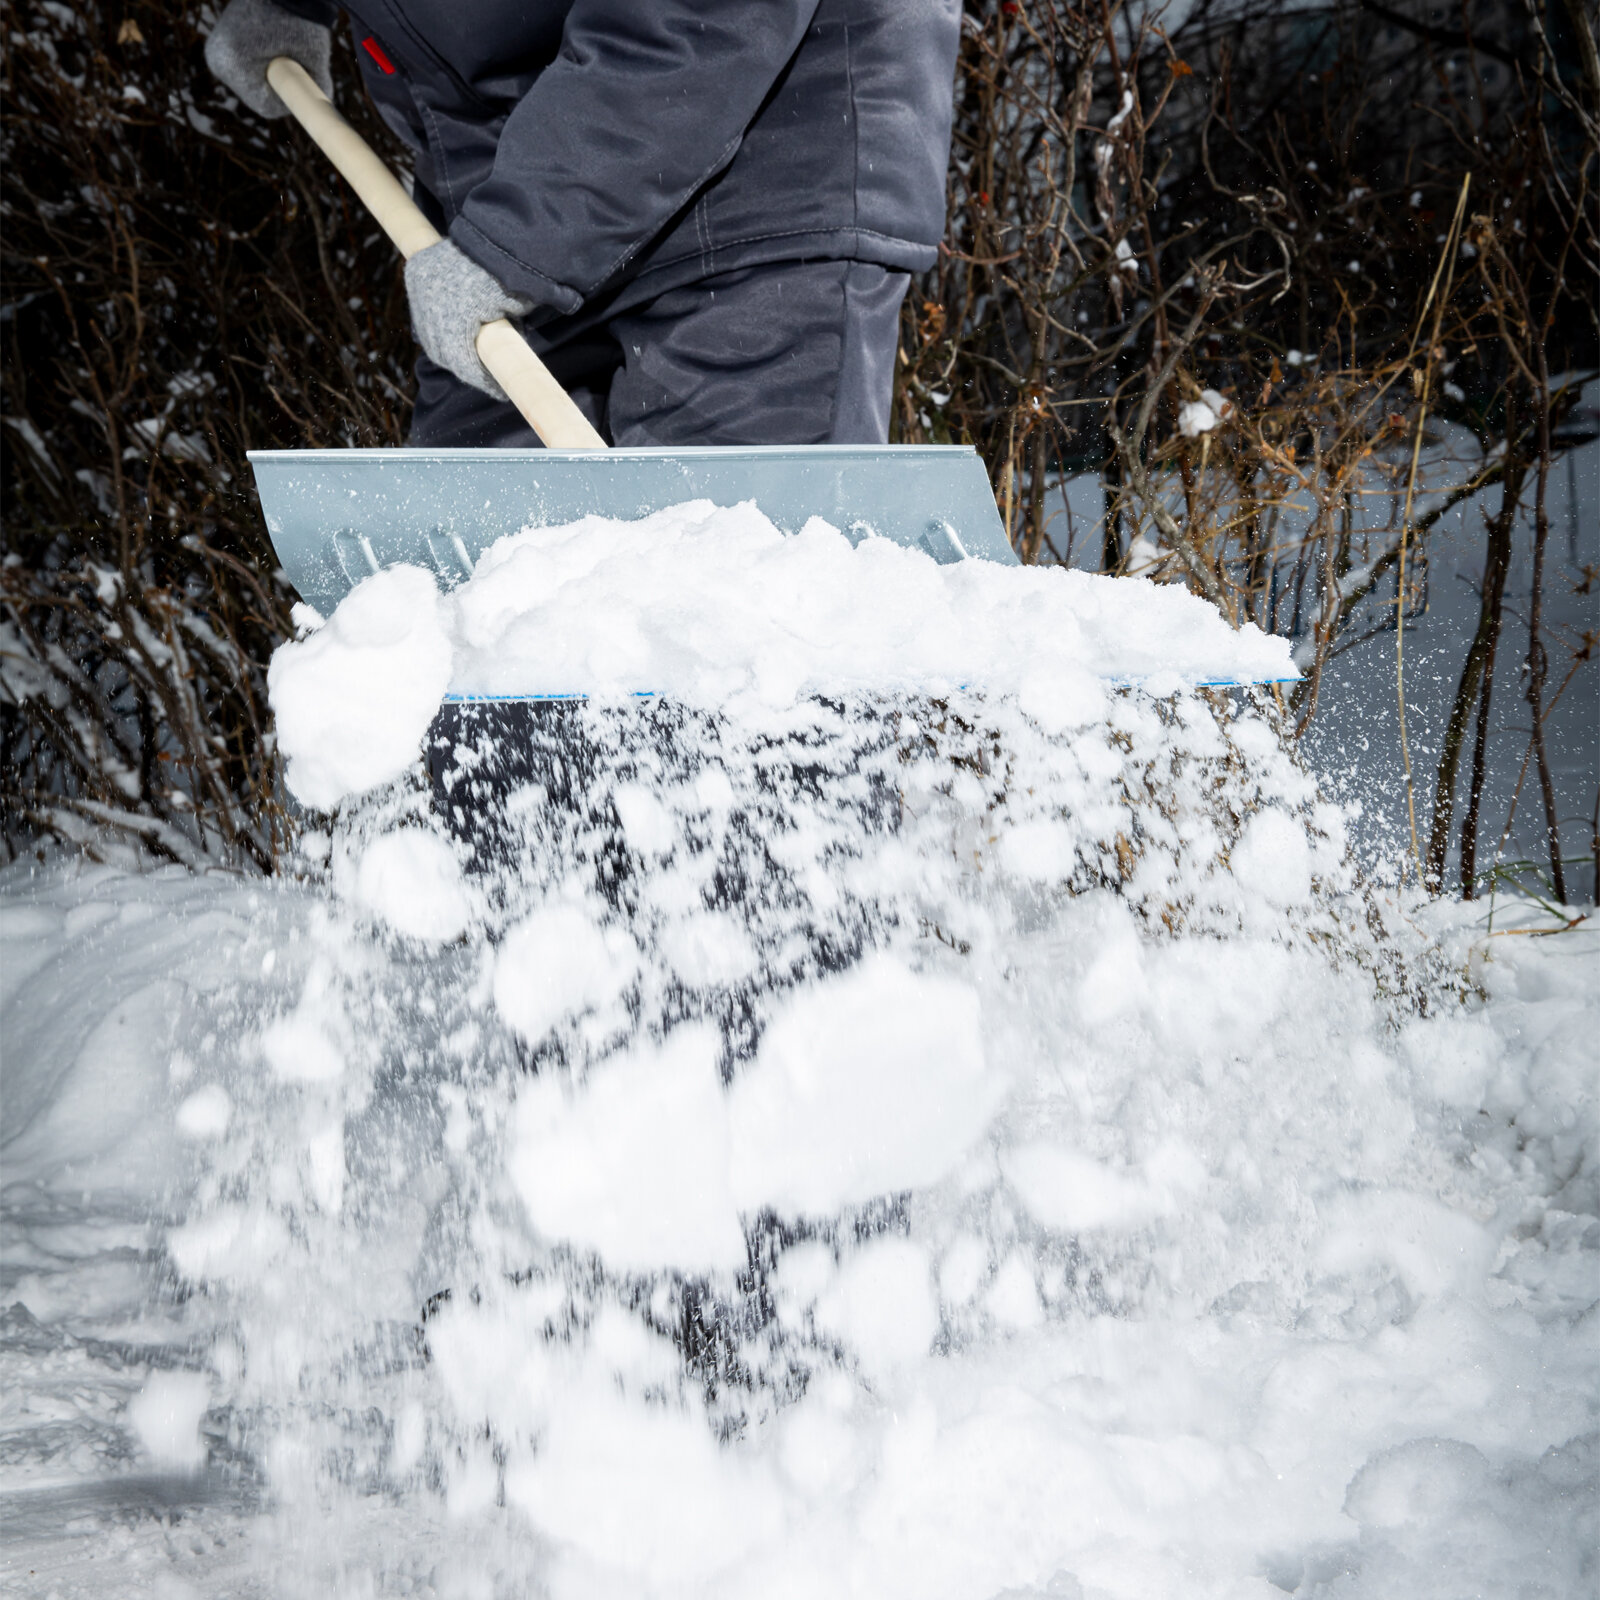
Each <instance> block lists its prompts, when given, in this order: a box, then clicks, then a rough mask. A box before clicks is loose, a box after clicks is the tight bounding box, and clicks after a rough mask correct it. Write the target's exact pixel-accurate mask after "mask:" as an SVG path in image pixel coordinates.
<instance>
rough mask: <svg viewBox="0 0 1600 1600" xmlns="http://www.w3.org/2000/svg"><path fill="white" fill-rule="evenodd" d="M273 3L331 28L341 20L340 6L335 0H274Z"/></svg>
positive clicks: (306, 19)
mask: <svg viewBox="0 0 1600 1600" xmlns="http://www.w3.org/2000/svg"><path fill="white" fill-rule="evenodd" d="M273 3H274V4H275V5H277V6H278V7H280V8H281V9H282V10H284V11H290V12H293V13H294V15H295V16H297V17H302V18H304V19H305V21H307V22H320V23H321V24H322V26H323V27H324V28H331V27H332V26H333V25H334V23H336V22H337V21H338V20H339V7H338V6H337V5H335V4H334V3H333V0H273Z"/></svg>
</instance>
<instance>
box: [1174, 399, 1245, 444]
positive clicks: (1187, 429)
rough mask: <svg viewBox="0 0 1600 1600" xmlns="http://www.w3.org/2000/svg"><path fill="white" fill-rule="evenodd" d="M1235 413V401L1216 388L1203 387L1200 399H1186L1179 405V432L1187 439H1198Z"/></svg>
mask: <svg viewBox="0 0 1600 1600" xmlns="http://www.w3.org/2000/svg"><path fill="white" fill-rule="evenodd" d="M1232 415H1233V402H1232V401H1231V400H1229V399H1226V398H1225V397H1224V396H1223V395H1220V394H1218V393H1217V391H1216V390H1215V389H1202V390H1201V391H1200V398H1199V399H1198V400H1186V401H1184V403H1183V404H1182V405H1181V406H1179V407H1178V432H1179V433H1181V434H1182V435H1183V436H1184V438H1185V439H1198V438H1199V437H1200V435H1201V434H1202V433H1210V432H1211V430H1212V429H1213V428H1216V427H1219V426H1220V425H1221V424H1222V423H1224V422H1226V421H1227V420H1228V418H1229V417H1231V416H1232Z"/></svg>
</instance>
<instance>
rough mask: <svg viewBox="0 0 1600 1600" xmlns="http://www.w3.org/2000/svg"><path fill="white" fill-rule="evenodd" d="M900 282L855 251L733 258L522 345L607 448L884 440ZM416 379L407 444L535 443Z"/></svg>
mask: <svg viewBox="0 0 1600 1600" xmlns="http://www.w3.org/2000/svg"><path fill="white" fill-rule="evenodd" d="M909 282H910V277H909V274H907V273H904V272H895V271H892V270H891V269H889V268H886V267H881V266H876V265H873V264H871V263H868V262H862V261H806V262H794V261H787V262H776V263H773V264H771V265H764V266H754V267H743V268H740V269H739V270H737V271H734V272H726V273H722V274H720V275H718V276H716V277H710V278H703V279H701V280H700V281H698V282H696V283H690V284H686V285H684V286H683V287H681V288H676V289H668V290H666V291H664V292H663V293H661V294H659V295H657V296H656V297H655V298H653V299H639V298H637V297H635V296H630V294H629V291H628V289H626V288H625V289H624V290H622V291H621V292H620V293H619V294H617V295H616V296H615V297H613V299H612V300H611V301H610V302H609V303H608V304H607V305H604V306H601V307H596V308H589V307H586V308H585V309H584V310H583V311H581V312H578V313H576V314H575V315H573V316H571V317H559V318H556V319H554V320H552V321H549V322H545V323H543V324H541V325H540V326H539V327H538V328H537V329H535V330H533V331H532V332H531V333H530V336H529V342H530V343H531V344H532V345H533V347H534V348H535V349H536V350H537V351H538V352H539V354H540V355H541V356H543V358H544V360H545V361H546V363H547V364H548V365H549V367H550V369H551V371H552V372H554V374H555V375H556V377H557V378H559V379H560V381H561V382H562V384H563V385H564V386H565V387H566V389H567V392H568V393H569V394H571V396H572V397H573V399H574V400H576V401H577V403H578V405H579V406H580V407H581V408H582V409H583V411H584V412H585V413H586V414H587V415H588V417H589V420H590V421H591V422H593V423H594V425H595V426H596V427H597V428H598V429H599V430H600V432H601V434H602V435H604V436H605V437H606V438H607V439H609V440H610V441H611V442H612V443H613V444H617V445H640V446H656V447H670V446H673V445H705V444H883V443H885V442H886V441H887V439H888V437H889V400H890V393H891V390H892V387H893V382H894V360H895V351H896V349H897V346H898V335H899V319H900V302H901V301H902V300H903V299H904V298H905V292H906V286H907V284H908V283H909ZM630 287H632V286H630ZM417 378H418V391H417V406H416V412H415V414H414V416H413V418H412V423H411V438H410V441H409V442H410V443H411V444H413V445H416V446H421V447H447V446H477V447H490V448H507V447H512V446H528V445H536V444H537V443H538V442H539V441H538V439H537V438H536V437H535V436H534V434H533V431H532V430H531V429H530V428H529V427H528V425H527V424H526V423H525V422H524V421H523V420H522V418H521V417H520V416H518V415H517V413H516V412H515V411H514V410H513V409H512V408H511V407H510V406H509V405H506V404H504V403H502V402H500V401H496V400H491V399H490V398H489V397H488V396H487V395H484V394H480V393H479V392H478V391H477V390H476V389H472V388H469V387H468V386H467V385H466V384H463V383H460V382H458V381H457V380H456V379H455V378H453V377H452V376H451V375H450V374H449V373H448V372H445V371H444V370H443V369H442V368H439V367H437V366H435V365H434V364H433V363H432V362H431V361H429V360H428V358H427V357H426V356H422V357H419V358H418V361H417Z"/></svg>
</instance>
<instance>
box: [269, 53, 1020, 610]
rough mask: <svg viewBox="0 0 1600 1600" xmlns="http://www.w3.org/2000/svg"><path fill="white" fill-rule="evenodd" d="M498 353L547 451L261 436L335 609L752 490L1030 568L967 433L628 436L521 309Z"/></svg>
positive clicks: (360, 152) (277, 486)
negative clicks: (611, 424) (395, 573)
mask: <svg viewBox="0 0 1600 1600" xmlns="http://www.w3.org/2000/svg"><path fill="white" fill-rule="evenodd" d="M267 81H268V82H269V83H270V84H271V85H272V87H273V89H274V90H276V92H277V93H278V95H279V97H280V98H281V99H282V100H283V102H284V104H285V105H287V106H288V107H289V109H290V111H292V112H293V113H294V115H295V117H296V118H297V119H298V121H299V123H300V125H301V126H302V127H303V128H304V129H305V130H306V132H307V133H309V134H310V135H311V137H312V138H313V139H314V140H315V141H316V142H317V144H318V145H320V146H321V148H322V150H323V151H324V153H325V154H326V155H327V156H328V158H329V160H331V161H332V162H333V164H334V166H335V167H337V168H338V170H339V171H340V172H341V173H342V174H343V175H344V177H345V178H346V179H347V180H348V182H349V183H350V185H351V187H352V188H353V189H354V190H355V191H356V194H357V195H358V196H359V197H360V198H361V200H362V202H363V204H365V205H366V207H367V209H368V210H369V211H370V212H371V213H372V215H373V217H374V218H375V219H376V220H377V222H378V223H379V225H380V226H381V227H382V228H383V230H384V232H385V233H387V234H388V235H389V237H390V238H391V239H392V240H393V241H394V243H395V246H396V247H397V248H398V249H399V251H400V253H401V254H402V255H404V256H407V257H410V256H413V255H415V254H416V253H417V251H419V250H425V249H426V248H427V247H428V246H429V245H431V244H434V243H437V241H438V239H439V234H438V232H437V231H436V230H435V229H434V227H433V225H432V224H431V223H430V222H429V221H428V219H427V218H426V217H425V216H423V214H422V212H421V211H420V210H419V209H418V208H417V206H416V205H415V204H414V203H413V202H412V200H411V197H410V196H409V195H408V194H407V193H406V192H405V190H404V189H403V188H402V187H401V186H400V183H399V181H398V180H397V179H396V178H395V176H394V174H393V173H392V172H390V171H389V169H388V168H387V167H386V166H385V165H384V164H383V162H382V161H381V160H379V158H378V156H377V155H376V153H375V152H374V151H373V150H372V148H371V146H370V145H368V144H367V143H366V141H365V140H364V139H363V138H362V137H361V136H360V134H358V133H357V132H356V131H355V130H354V129H353V128H352V127H351V126H350V125H349V123H347V122H346V121H345V120H344V118H343V117H341V116H340V115H339V113H338V112H337V111H336V110H335V109H334V107H333V105H332V103H331V102H330V101H329V100H328V98H327V96H326V95H324V94H323V92H322V91H321V90H320V89H319V88H318V87H317V86H316V84H315V83H313V82H312V80H311V78H310V76H309V75H308V74H307V72H306V71H305V69H304V68H303V67H301V66H300V65H299V63H298V62H295V61H291V60H289V59H288V58H287V57H283V56H280V57H279V58H278V59H277V60H275V61H274V62H273V63H272V64H271V66H270V67H269V68H268V70H267ZM478 355H479V357H480V358H481V359H482V361H483V364H484V366H486V367H487V368H488V369H489V371H490V372H492V373H493V374H494V376H495V378H496V380H497V381H498V382H499V383H500V385H501V387H502V388H504V390H505V391H506V394H507V395H508V396H509V397H510V398H511V401H512V403H513V404H514V405H515V406H516V408H517V410H518V411H520V412H521V413H522V415H523V416H524V417H525V418H526V419H527V421H528V424H529V426H530V427H532V429H533V431H534V432H535V433H536V434H537V435H538V436H539V438H540V439H541V440H543V442H544V444H545V446H546V448H545V449H542V450H412V449H387V450H252V451H251V452H250V453H249V454H250V464H251V466H252V467H253V468H254V470H255V478H256V488H257V490H258V492H259V493H260V496H261V509H262V511H263V513H264V514H265V517H266V523H267V531H268V533H269V534H270V535H271V537H272V544H273V548H274V550H275V551H276V552H277V556H278V560H279V561H280V563H281V564H282V566H283V569H284V571H285V572H286V573H287V574H288V577H289V581H290V582H291V583H292V584H293V585H294V587H295V589H296V590H298V592H299V594H300V597H301V599H303V600H305V601H306V602H307V603H308V604H310V605H312V606H315V607H316V608H317V610H319V611H321V612H322V613H323V614H324V615H326V614H327V613H328V612H329V611H331V610H332V609H333V607H334V606H336V605H337V604H338V603H339V601H340V600H341V599H342V598H343V596H344V595H345V594H346V593H347V592H348V591H349V590H350V589H351V588H352V587H353V586H354V585H355V584H357V583H359V582H360V581H361V580H362V579H363V578H365V577H367V576H368V575H369V574H370V573H373V572H377V571H379V570H381V569H382V568H384V567H388V566H393V565H395V564H397V563H400V562H408V563H411V564H414V565H418V566H423V567H429V568H432V569H433V571H434V572H435V573H436V574H437V575H438V577H439V579H440V581H441V583H442V584H443V585H444V586H445V587H453V586H454V585H455V584H457V583H460V582H461V581H462V580H463V579H464V578H466V577H467V576H469V575H470V573H471V571H472V568H473V565H474V563H475V562H476V560H477V558H478V557H479V556H480V555H481V554H482V553H483V551H484V550H486V549H487V548H488V547H489V546H490V545H491V544H493V543H494V542H495V541H496V540H497V539H500V538H502V537H503V536H504V535H506V534H509V533H516V532H518V531H519V530H521V529H523V528H527V527H530V526H531V527H553V526H559V525H560V524H562V523H568V522H574V521H576V520H577V519H578V518H579V517H582V516H585V515H587V514H590V513H594V514H596V515H599V516H604V517H613V518H619V519H621V518H629V519H631V518H636V517H642V516H644V515H646V514H648V513H649V512H652V511H656V510H659V509H661V508H663V507H665V506H670V505H676V504H678V503H680V502H682V501H685V500H702V499H703V500H710V501H712V502H713V503H714V504H716V505H719V506H731V505H736V504H738V503H739V502H741V501H745V500H753V501H754V502H755V503H756V505H757V506H758V507H759V508H760V510H761V511H762V512H764V513H765V514H766V516H767V517H769V518H770V519H771V520H772V521H773V522H774V523H775V524H776V525H777V527H778V528H779V529H781V530H782V531H783V532H785V533H795V532H797V531H798V530H799V529H800V528H801V527H802V526H803V525H804V524H805V522H806V521H807V520H808V519H809V518H811V517H814V516H816V517H822V518H823V519H824V520H825V521H828V522H831V523H832V524H834V526H835V527H837V528H839V529H841V530H842V531H843V532H844V533H845V534H846V535H847V536H848V537H849V538H850V540H851V542H852V543H857V542H859V541H860V540H861V539H862V538H865V537H866V536H867V535H869V534H876V535H879V536H881V537H883V538H887V539H892V540H893V541H894V542H895V543H897V544H902V545H912V546H918V547H920V548H921V549H923V550H925V551H926V552H927V553H928V554H929V555H931V556H932V557H933V558H934V560H935V561H938V562H941V563H945V562H952V561H959V560H962V559H963V558H965V557H981V558H984V559H986V560H990V561H999V562H1005V563H1008V564H1012V565H1015V564H1016V561H1017V558H1016V555H1015V554H1014V553H1013V552H1012V549H1011V546H1010V544H1009V543H1008V542H1007V539H1006V536H1005V532H1004V530H1003V528H1002V527H1001V524H1000V515H999V512H998V511H997V510H996V508H995V502H994V495H993V493H992V492H991V490H990V488H989V478H988V474H987V473H986V472H985V470H984V466H983V462H982V460H981V459H980V458H979V456H978V454H977V452H976V451H975V450H973V449H972V448H971V447H970V446H966V445H804V446H764V445H763V446H738V447H698V448H684V449H673V450H614V449H608V448H607V446H606V443H605V441H604V440H603V439H602V438H601V437H600V435H599V434H598V433H596V432H595V430H594V428H593V427H591V426H590V424H589V421H588V419H587V418H586V417H585V416H584V415H583V413H582V412H581V411H580V410H579V409H578V408H577V406H576V405H574V404H573V402H572V400H571V399H570V397H569V396H568V395H567V394H566V392H565V391H564V390H563V389H562V388H561V385H560V384H559V383H558V382H557V381H556V380H555V378H553V377H552V376H551V374H550V372H549V371H548V369H547V368H546V367H545V365H544V363H543V362H542V361H540V359H539V358H538V356H536V355H535V354H534V352H533V351H532V350H530V349H529V348H528V345H527V343H526V342H525V341H524V339H523V337H522V335H521V334H520V333H519V332H518V331H517V329H516V328H514V327H513V326H512V325H511V323H510V322H508V321H505V320H501V321H498V322H490V323H486V324H485V325H484V327H483V328H482V329H480V330H479V333H478Z"/></svg>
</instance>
